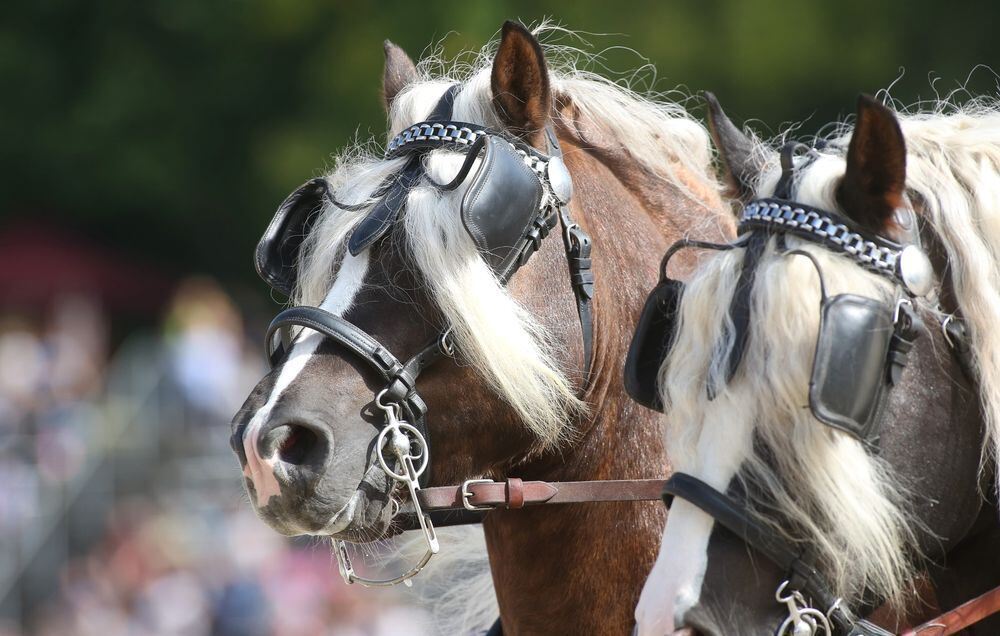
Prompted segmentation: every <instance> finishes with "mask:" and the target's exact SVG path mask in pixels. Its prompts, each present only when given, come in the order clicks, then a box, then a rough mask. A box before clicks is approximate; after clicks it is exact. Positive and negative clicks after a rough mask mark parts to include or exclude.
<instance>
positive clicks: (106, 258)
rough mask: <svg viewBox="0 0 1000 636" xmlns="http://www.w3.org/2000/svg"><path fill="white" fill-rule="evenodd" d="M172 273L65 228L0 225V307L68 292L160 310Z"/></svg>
mask: <svg viewBox="0 0 1000 636" xmlns="http://www.w3.org/2000/svg"><path fill="white" fill-rule="evenodd" d="M172 286H173V283H172V281H171V280H170V279H169V277H167V276H165V275H163V274H162V273H161V272H159V271H157V270H156V269H155V268H153V267H150V266H149V265H146V264H142V263H137V262H135V261H133V260H131V259H128V258H125V257H123V256H121V255H119V254H116V253H115V252H114V251H113V250H110V249H108V248H106V247H103V246H100V245H97V244H96V243H94V242H92V241H89V240H87V239H85V238H83V237H81V236H78V235H75V234H73V233H72V232H69V231H67V230H65V229H63V228H58V227H53V226H49V225H45V224H42V223H36V222H31V221H27V222H15V223H13V224H9V225H7V226H6V227H3V228H2V229H0V306H2V307H7V308H21V309H35V308H39V307H44V306H46V305H48V304H49V302H50V301H51V300H52V298H54V297H56V296H58V295H61V294H65V293H84V294H87V295H93V296H98V297H99V298H100V299H101V301H102V303H103V304H104V306H105V307H106V308H107V309H108V310H110V311H112V312H124V313H140V314H150V313H157V312H159V311H160V310H161V309H162V308H163V305H164V304H165V303H166V302H167V301H168V300H169V292H170V289H171V287H172Z"/></svg>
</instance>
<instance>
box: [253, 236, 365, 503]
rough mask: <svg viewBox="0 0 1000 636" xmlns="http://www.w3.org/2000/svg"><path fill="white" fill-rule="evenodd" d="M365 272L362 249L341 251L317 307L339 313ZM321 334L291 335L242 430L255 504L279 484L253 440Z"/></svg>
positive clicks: (358, 287)
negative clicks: (283, 358)
mask: <svg viewBox="0 0 1000 636" xmlns="http://www.w3.org/2000/svg"><path fill="white" fill-rule="evenodd" d="M367 273H368V252H363V253H361V254H359V255H358V256H351V254H350V253H345V254H344V260H343V263H341V266H340V270H339V271H338V272H337V278H336V280H335V281H334V282H333V285H332V286H331V287H330V292H329V293H328V294H327V296H326V299H324V300H323V302H322V303H321V304H320V308H321V309H325V310H326V311H328V312H330V313H331V314H334V315H335V316H343V315H344V313H345V312H346V311H347V310H348V309H350V307H351V305H352V304H353V303H354V298H355V297H356V296H357V295H358V292H359V291H361V287H362V285H363V283H364V280H365V274H367ZM322 340H323V336H321V335H320V334H318V333H316V332H315V331H313V330H311V329H303V330H302V332H301V333H300V334H299V335H298V337H297V338H296V339H295V342H294V343H293V344H292V347H291V350H290V351H289V352H288V359H287V360H286V361H285V364H284V366H283V367H282V368H281V373H280V374H279V375H278V379H277V380H275V382H274V387H272V389H271V395H270V396H268V398H267V402H265V403H264V406H262V407H260V408H259V409H257V412H256V413H254V416H253V418H252V419H251V420H250V423H249V424H247V428H246V431H245V432H244V433H243V450H244V452H245V453H246V458H247V465H246V467H245V468H244V469H243V474H244V476H246V477H249V478H250V479H251V481H252V482H253V485H254V489H255V490H256V491H257V507H262V506H265V505H267V501H268V500H269V499H270V498H271V497H272V496H275V495H278V494H280V492H281V488H280V486H279V485H278V480H277V479H276V478H275V476H274V471H275V470H276V469H279V466H278V464H277V463H276V462H275V458H274V456H271V457H261V456H260V454H259V453H258V452H257V440H258V438H259V436H260V428H261V426H263V424H264V422H266V421H267V419H268V417H269V416H270V414H271V410H272V409H273V408H274V405H275V404H277V402H278V398H280V397H281V394H282V393H284V391H285V389H287V388H288V387H289V386H290V385H291V384H292V382H293V381H294V380H295V378H296V377H298V375H299V373H301V372H302V369H304V368H305V367H306V364H307V363H308V362H309V359H310V358H311V357H312V355H313V354H314V353H315V352H316V348H317V347H319V343H320V342H322Z"/></svg>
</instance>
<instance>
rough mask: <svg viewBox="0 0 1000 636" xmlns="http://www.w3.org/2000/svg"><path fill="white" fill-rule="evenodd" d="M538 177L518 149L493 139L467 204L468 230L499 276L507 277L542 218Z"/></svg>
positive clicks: (464, 216) (464, 209) (464, 206)
mask: <svg viewBox="0 0 1000 636" xmlns="http://www.w3.org/2000/svg"><path fill="white" fill-rule="evenodd" d="M542 193H543V190H542V184H541V182H540V181H539V178H538V175H536V174H535V173H534V171H533V170H532V169H531V168H529V167H528V165H527V164H525V163H524V159H523V158H522V157H521V155H520V154H518V153H517V151H515V150H514V147H513V146H511V145H510V144H509V143H507V142H506V141H503V140H502V139H497V138H493V137H488V138H487V139H486V145H485V151H484V154H483V158H482V161H481V163H480V165H479V169H478V170H477V172H476V175H475V176H474V177H473V179H472V183H471V184H470V186H469V189H468V191H466V193H465V196H464V198H463V199H462V224H463V225H465V229H466V231H468V233H469V236H471V237H472V240H473V242H474V243H475V244H476V247H477V248H478V249H479V251H480V252H481V253H482V254H483V258H485V259H486V262H487V263H489V265H490V267H492V268H493V271H494V272H496V273H497V274H498V275H499V276H501V277H503V275H504V274H505V273H506V270H507V269H509V267H510V266H511V264H512V263H513V261H514V259H515V258H516V257H517V250H516V249H515V248H516V247H518V246H519V244H520V242H521V239H522V238H524V235H525V233H526V232H527V230H528V228H529V227H530V226H531V222H532V221H533V220H534V219H535V217H536V216H537V215H538V209H539V205H540V204H541V200H542Z"/></svg>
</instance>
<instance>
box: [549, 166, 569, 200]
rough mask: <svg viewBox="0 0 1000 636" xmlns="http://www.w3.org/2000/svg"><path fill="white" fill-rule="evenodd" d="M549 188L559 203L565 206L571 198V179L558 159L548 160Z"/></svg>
mask: <svg viewBox="0 0 1000 636" xmlns="http://www.w3.org/2000/svg"><path fill="white" fill-rule="evenodd" d="M548 172H549V186H551V187H552V194H553V195H554V196H555V197H556V198H557V199H559V203H561V204H562V205H566V204H567V203H569V200H570V199H571V198H573V179H572V178H571V177H570V175H569V170H567V169H566V164H565V163H563V160H562V159H561V158H560V157H552V158H551V159H549V170H548Z"/></svg>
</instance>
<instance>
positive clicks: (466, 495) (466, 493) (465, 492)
mask: <svg viewBox="0 0 1000 636" xmlns="http://www.w3.org/2000/svg"><path fill="white" fill-rule="evenodd" d="M495 483H497V482H495V481H493V480H492V479H466V480H465V481H463V482H462V505H463V506H465V509H466V510H471V511H473V512H475V511H477V510H493V508H494V506H477V505H475V504H474V503H472V502H471V501H469V500H470V499H472V497H473V495H475V494H476V493H474V492H472V491H470V490H469V486H471V485H473V484H495Z"/></svg>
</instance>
